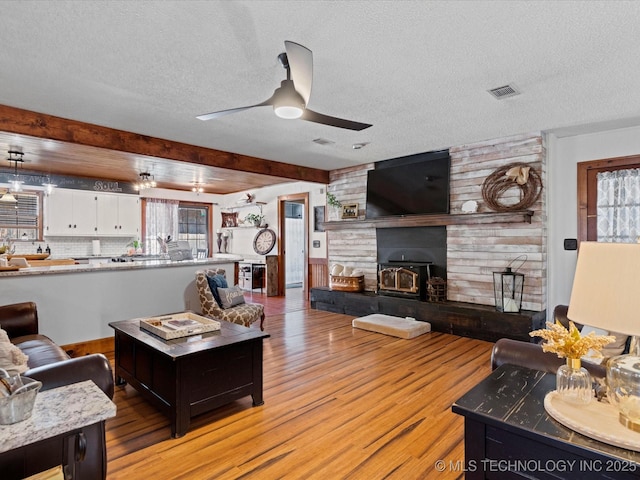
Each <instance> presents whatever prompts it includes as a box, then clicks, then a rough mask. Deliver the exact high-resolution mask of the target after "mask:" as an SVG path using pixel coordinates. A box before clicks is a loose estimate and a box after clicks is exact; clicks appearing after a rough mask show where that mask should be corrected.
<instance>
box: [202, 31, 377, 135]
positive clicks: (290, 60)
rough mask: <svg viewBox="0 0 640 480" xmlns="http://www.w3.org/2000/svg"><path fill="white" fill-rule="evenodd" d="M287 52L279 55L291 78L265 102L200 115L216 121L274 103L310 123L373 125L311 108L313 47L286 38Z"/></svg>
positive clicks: (281, 112)
mask: <svg viewBox="0 0 640 480" xmlns="http://www.w3.org/2000/svg"><path fill="white" fill-rule="evenodd" d="M284 46H285V49H286V53H284V52H283V53H281V54H280V55H278V60H279V61H280V63H281V64H282V66H283V67H284V68H285V69H286V70H287V79H286V80H283V81H282V83H281V84H280V87H279V88H276V90H275V91H274V92H273V95H271V97H270V98H269V99H267V100H265V101H264V102H262V103H257V104H255V105H249V106H246V107H239V108H230V109H228V110H220V111H218V112H212V113H207V114H204V115H199V116H198V117H197V118H199V119H200V120H212V119H214V118H219V117H222V116H224V115H229V114H230V113H237V112H242V111H244V110H248V109H249V108H254V107H263V106H267V105H270V106H272V107H273V111H274V112H275V114H276V115H278V116H279V117H281V118H287V119H294V118H300V119H302V120H307V121H308V122H314V123H321V124H323V125H330V126H332V127H339V128H346V129H349V130H358V131H360V130H364V129H365V128H369V127H370V126H371V125H370V124H368V123H360V122H354V121H352V120H345V119H343V118H337V117H330V116H329V115H324V114H322V113H318V112H314V111H313V110H309V109H308V108H306V107H307V104H308V103H309V96H310V95H311V82H312V79H313V54H312V53H311V50H309V49H308V48H307V47H304V46H302V45H300V44H298V43H295V42H291V41H288V40H287V41H285V42H284Z"/></svg>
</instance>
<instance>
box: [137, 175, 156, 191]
mask: <svg viewBox="0 0 640 480" xmlns="http://www.w3.org/2000/svg"><path fill="white" fill-rule="evenodd" d="M156 185H157V184H156V181H155V179H154V177H153V175H151V174H150V173H149V172H142V173H141V174H140V180H139V181H138V183H136V184H135V185H134V186H133V188H135V189H136V190H138V191H140V190H145V189H147V188H155V187H156Z"/></svg>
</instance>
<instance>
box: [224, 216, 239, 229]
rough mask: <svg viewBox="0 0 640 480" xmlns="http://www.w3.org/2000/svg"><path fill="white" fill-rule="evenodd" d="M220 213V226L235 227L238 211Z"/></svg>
mask: <svg viewBox="0 0 640 480" xmlns="http://www.w3.org/2000/svg"><path fill="white" fill-rule="evenodd" d="M220 213H221V214H222V227H223V228H224V227H227V228H228V227H237V226H238V212H220Z"/></svg>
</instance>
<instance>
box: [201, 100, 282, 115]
mask: <svg viewBox="0 0 640 480" xmlns="http://www.w3.org/2000/svg"><path fill="white" fill-rule="evenodd" d="M272 99H273V97H271V98H270V99H268V100H265V101H264V102H262V103H257V104H255V105H249V106H248V107H238V108H229V109H227V110H220V111H218V112H212V113H205V114H204V115H198V116H197V117H196V118H197V119H199V120H213V119H214V118H220V117H224V116H225V115H229V114H231V113H238V112H242V111H244V110H249V109H250V108H254V107H263V106H265V105H273V103H271V100H272Z"/></svg>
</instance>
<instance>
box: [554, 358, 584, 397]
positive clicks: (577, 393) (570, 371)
mask: <svg viewBox="0 0 640 480" xmlns="http://www.w3.org/2000/svg"><path fill="white" fill-rule="evenodd" d="M556 391H557V392H558V395H559V396H560V398H562V399H563V400H564V401H566V402H569V403H573V404H576V405H586V404H588V403H589V402H590V401H591V398H592V397H593V391H592V385H591V375H590V374H589V372H588V371H587V369H586V368H584V367H582V366H581V365H580V359H579V358H567V363H566V365H561V366H560V367H559V368H558V372H557V373H556Z"/></svg>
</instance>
